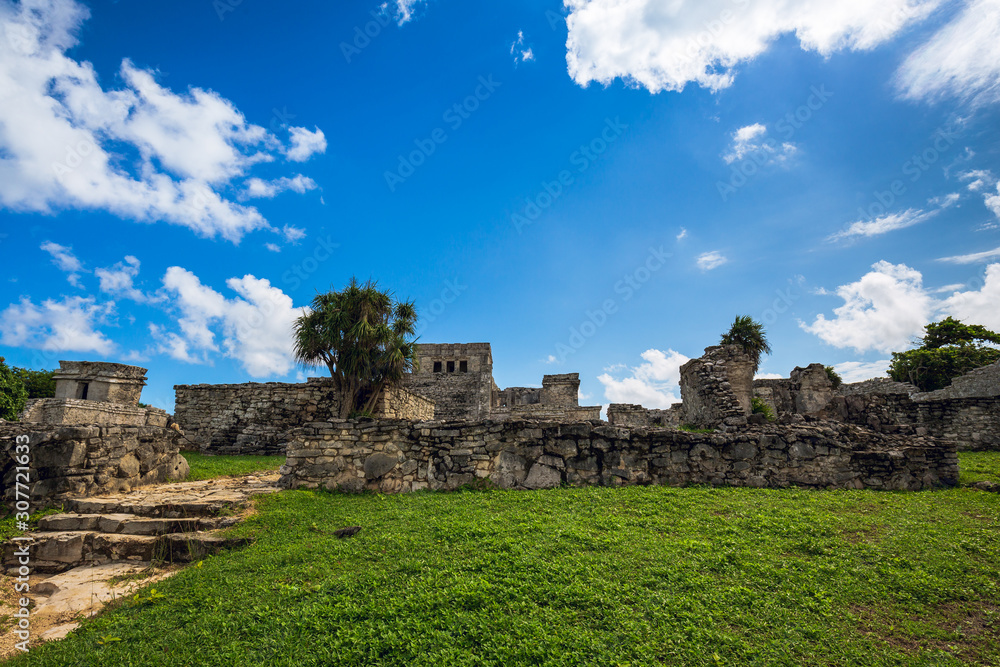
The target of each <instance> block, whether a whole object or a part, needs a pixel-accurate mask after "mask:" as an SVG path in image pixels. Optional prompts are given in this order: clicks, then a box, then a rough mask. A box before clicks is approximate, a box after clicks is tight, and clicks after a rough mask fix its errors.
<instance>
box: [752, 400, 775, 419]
mask: <svg viewBox="0 0 1000 667" xmlns="http://www.w3.org/2000/svg"><path fill="white" fill-rule="evenodd" d="M750 406H751V412H753V413H754V414H755V415H764V416H765V417H767V421H769V422H773V421H774V410H772V409H771V406H770V405H768V404H767V403H765V402H764V399H762V398H761V397H760V396H754V397H753V398H751V399H750Z"/></svg>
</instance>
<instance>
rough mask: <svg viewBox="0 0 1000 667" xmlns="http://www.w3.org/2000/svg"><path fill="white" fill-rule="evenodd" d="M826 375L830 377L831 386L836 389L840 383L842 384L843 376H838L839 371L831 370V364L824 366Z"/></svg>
mask: <svg viewBox="0 0 1000 667" xmlns="http://www.w3.org/2000/svg"><path fill="white" fill-rule="evenodd" d="M826 376H827V377H828V378H830V382H832V383H833V388H834V389H836V388H837V387H839V386H840V385H842V384H844V378H842V377H840V373H838V372H837V371H835V370H833V366H827V367H826Z"/></svg>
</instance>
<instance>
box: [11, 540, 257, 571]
mask: <svg viewBox="0 0 1000 667" xmlns="http://www.w3.org/2000/svg"><path fill="white" fill-rule="evenodd" d="M28 537H31V538H32V542H31V545H30V547H29V553H30V562H31V569H32V571H33V572H37V573H53V572H64V571H66V570H68V569H70V568H73V567H77V566H79V565H83V564H89V563H103V562H109V561H159V562H168V563H189V562H192V561H196V560H200V559H202V558H204V557H205V556H208V555H211V554H216V553H218V552H220V551H222V550H224V549H232V548H235V547H239V546H244V545H246V544H248V543H249V540H247V539H244V538H230V537H223V536H220V535H219V534H217V533H212V532H183V533H169V534H166V535H129V534H119V533H102V532H98V531H94V530H72V531H51V532H39V533H30V534H29V535H28ZM18 546H20V545H18ZM14 551H15V545H14V544H12V543H8V544H6V545H4V554H3V556H4V558H3V562H4V565H5V566H6V567H7V568H8V569H9V571H11V570H16V567H17V565H18V559H17V557H16V556H15V554H14Z"/></svg>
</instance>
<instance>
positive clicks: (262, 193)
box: [243, 174, 317, 199]
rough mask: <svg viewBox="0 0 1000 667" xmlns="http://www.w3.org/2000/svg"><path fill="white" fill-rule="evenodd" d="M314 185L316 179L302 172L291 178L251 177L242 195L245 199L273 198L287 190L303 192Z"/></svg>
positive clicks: (314, 186)
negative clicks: (268, 178) (266, 179)
mask: <svg viewBox="0 0 1000 667" xmlns="http://www.w3.org/2000/svg"><path fill="white" fill-rule="evenodd" d="M316 187H317V185H316V181H314V180H313V179H311V178H308V177H306V176H303V175H302V174H296V175H295V176H294V177H293V178H287V177H282V178H276V179H273V180H270V181H265V180H264V179H262V178H251V179H249V180H247V182H246V190H244V192H243V197H244V198H246V199H273V198H274V197H276V196H278V195H279V194H281V193H282V192H286V191H288V190H291V191H292V192H297V193H299V194H303V193H306V192H308V191H309V190H315V189H316Z"/></svg>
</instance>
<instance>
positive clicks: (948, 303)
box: [941, 264, 1000, 331]
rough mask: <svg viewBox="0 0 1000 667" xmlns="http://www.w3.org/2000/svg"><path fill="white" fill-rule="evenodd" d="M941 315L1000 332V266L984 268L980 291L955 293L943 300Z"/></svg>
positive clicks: (992, 265)
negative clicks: (984, 272) (984, 275)
mask: <svg viewBox="0 0 1000 667" xmlns="http://www.w3.org/2000/svg"><path fill="white" fill-rule="evenodd" d="M941 313H942V314H945V315H951V316H952V317H954V318H955V319H958V320H962V321H963V322H966V323H969V324H981V325H983V326H985V327H986V328H987V329H992V330H993V331H1000V264H990V265H989V266H988V267H986V277H985V280H984V282H983V286H982V287H981V288H980V289H978V290H970V291H967V292H956V293H955V294H953V295H951V296H950V297H948V298H947V299H945V300H944V302H943V303H942V304H941Z"/></svg>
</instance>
